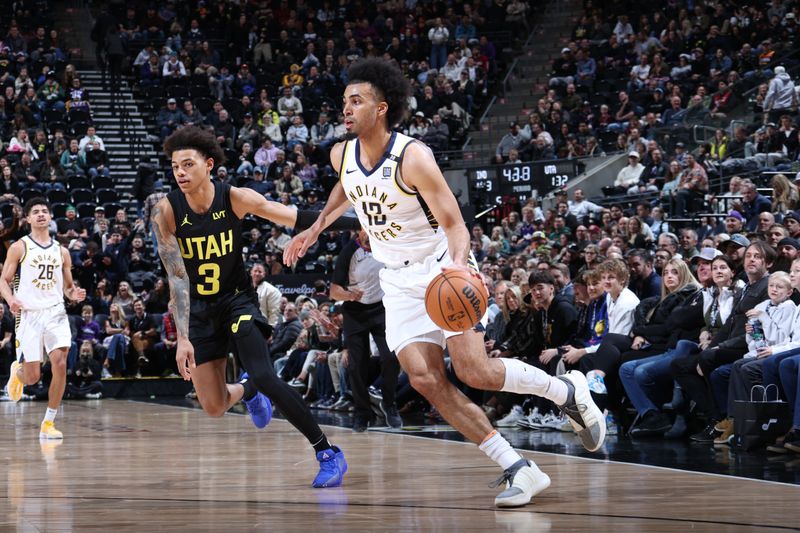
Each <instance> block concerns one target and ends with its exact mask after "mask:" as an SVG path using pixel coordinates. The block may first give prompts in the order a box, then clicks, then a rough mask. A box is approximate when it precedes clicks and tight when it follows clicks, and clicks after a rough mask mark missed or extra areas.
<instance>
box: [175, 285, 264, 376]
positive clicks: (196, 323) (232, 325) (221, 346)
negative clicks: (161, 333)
mask: <svg viewBox="0 0 800 533" xmlns="http://www.w3.org/2000/svg"><path fill="white" fill-rule="evenodd" d="M254 327H255V328H258V329H259V330H260V333H261V334H262V335H264V339H265V341H266V339H267V338H269V336H270V335H271V334H272V328H271V327H270V326H269V324H267V320H266V319H265V318H264V315H262V314H261V310H260V309H259V307H258V298H257V297H256V293H255V291H253V290H247V291H242V292H239V293H235V294H227V295H225V296H221V297H219V298H215V299H209V300H203V299H194V300H192V302H191V309H190V313H189V341H190V342H191V343H192V346H194V360H195V363H196V364H198V365H201V364H203V363H207V362H209V361H214V360H215V359H223V358H225V357H227V356H228V352H230V351H231V350H232V348H233V347H232V346H231V344H232V342H231V341H233V340H234V338H235V337H237V336H244V335H247V334H249V333H250V332H251V331H252V329H253V328H254ZM265 344H266V342H265Z"/></svg>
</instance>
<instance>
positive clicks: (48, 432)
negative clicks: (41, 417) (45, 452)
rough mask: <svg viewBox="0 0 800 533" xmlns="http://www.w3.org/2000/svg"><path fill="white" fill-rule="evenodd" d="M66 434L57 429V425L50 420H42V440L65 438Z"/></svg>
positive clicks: (40, 435)
mask: <svg viewBox="0 0 800 533" xmlns="http://www.w3.org/2000/svg"><path fill="white" fill-rule="evenodd" d="M63 438H64V435H63V434H62V433H61V432H60V431H59V430H57V429H56V425H55V424H54V423H53V422H50V421H49V420H45V421H44V422H42V427H41V429H40V430H39V439H42V440H59V439H63Z"/></svg>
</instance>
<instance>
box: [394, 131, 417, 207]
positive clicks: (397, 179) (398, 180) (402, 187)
mask: <svg viewBox="0 0 800 533" xmlns="http://www.w3.org/2000/svg"><path fill="white" fill-rule="evenodd" d="M415 140H416V139H402V140H401V142H402V141H405V143H406V144H405V145H403V147H402V148H401V149H400V153H399V154H398V155H397V156H396V157H395V159H396V160H394V159H393V162H394V175H393V176H392V181H393V182H394V184H395V186H396V187H397V189H398V190H399V191H400V192H401V193H403V194H405V195H406V196H416V195H417V192H416V191H414V190H412V189H411V188H409V187H408V186H406V184H405V183H404V182H403V178H402V176H401V173H400V164H401V163H402V162H403V154H404V153H405V152H406V148H408V147H409V146H410V145H411V143H412V142H414V141H415ZM395 146H397V141H395ZM393 148H394V147H393Z"/></svg>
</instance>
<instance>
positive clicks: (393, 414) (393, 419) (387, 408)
mask: <svg viewBox="0 0 800 533" xmlns="http://www.w3.org/2000/svg"><path fill="white" fill-rule="evenodd" d="M380 408H381V413H383V418H385V419H386V425H387V426H389V427H390V428H394V429H399V428H401V427H403V419H402V418H400V413H398V412H397V405H395V404H394V403H392V404H391V405H388V404H387V403H386V402H384V401H383V400H381V403H380Z"/></svg>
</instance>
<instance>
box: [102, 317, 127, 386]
mask: <svg viewBox="0 0 800 533" xmlns="http://www.w3.org/2000/svg"><path fill="white" fill-rule="evenodd" d="M103 328H104V329H105V332H106V338H105V339H103V346H105V347H106V349H107V350H108V351H107V352H106V359H105V361H103V377H104V378H106V377H111V376H112V374H113V375H116V376H119V375H120V374H122V373H123V372H125V368H126V365H125V355H126V353H127V351H128V342H129V341H130V334H131V330H130V328H129V327H128V319H127V318H125V312H124V311H123V310H122V306H121V305H120V304H117V303H112V304H111V307H110V308H109V311H108V318H107V319H106V321H105V323H104V324H103Z"/></svg>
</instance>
